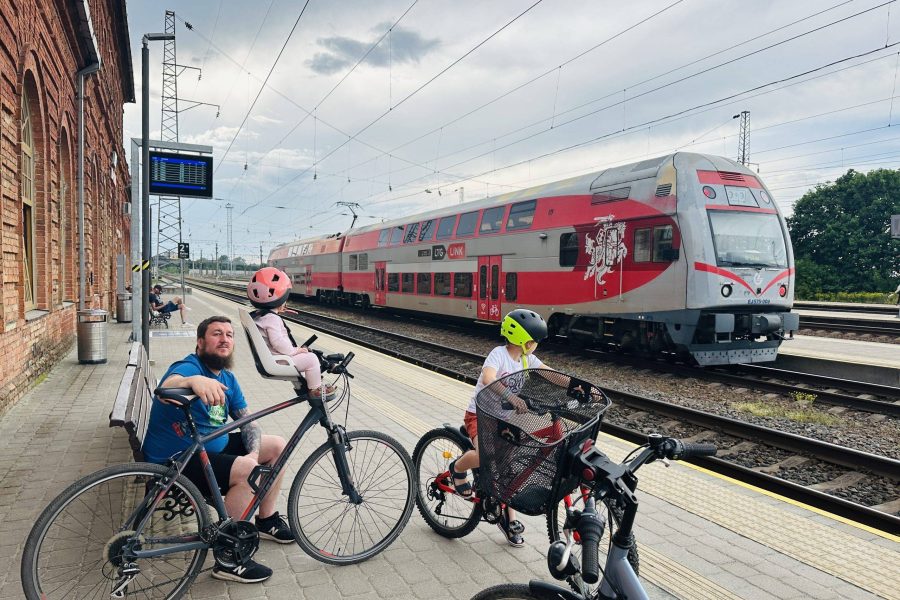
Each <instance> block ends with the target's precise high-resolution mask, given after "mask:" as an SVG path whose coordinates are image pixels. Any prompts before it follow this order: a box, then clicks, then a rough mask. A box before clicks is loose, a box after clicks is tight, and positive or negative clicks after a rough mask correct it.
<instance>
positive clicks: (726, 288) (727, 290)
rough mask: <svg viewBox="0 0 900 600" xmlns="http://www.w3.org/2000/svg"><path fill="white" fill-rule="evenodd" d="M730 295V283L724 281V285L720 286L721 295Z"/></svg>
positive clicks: (725, 296) (724, 296)
mask: <svg viewBox="0 0 900 600" xmlns="http://www.w3.org/2000/svg"><path fill="white" fill-rule="evenodd" d="M730 295H731V284H730V283H726V284H725V285H723V286H722V297H723V298H727V297H728V296H730Z"/></svg>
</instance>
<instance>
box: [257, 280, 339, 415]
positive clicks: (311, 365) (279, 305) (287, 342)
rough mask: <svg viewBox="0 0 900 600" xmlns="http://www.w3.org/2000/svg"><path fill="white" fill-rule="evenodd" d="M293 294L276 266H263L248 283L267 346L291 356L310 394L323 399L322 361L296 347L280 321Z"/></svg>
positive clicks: (331, 390) (328, 390) (330, 391)
mask: <svg viewBox="0 0 900 600" xmlns="http://www.w3.org/2000/svg"><path fill="white" fill-rule="evenodd" d="M290 295H291V279H290V278H289V277H288V276H287V274H286V273H285V272H284V271H281V270H279V269H276V268H275V267H263V268H262V269H260V270H259V271H257V272H256V273H254V274H253V277H251V278H250V283H248V284H247V297H248V298H249V299H250V303H251V304H253V306H255V307H256V308H257V310H255V311H253V312H252V313H250V316H251V317H253V321H254V322H255V323H256V326H257V327H258V328H259V331H260V333H261V334H262V337H263V339H264V340H265V341H266V345H267V346H268V347H269V350H271V351H272V353H273V354H282V355H285V356H290V357H291V360H292V361H293V362H294V367H296V369H297V371H298V372H299V373H302V374H303V377H304V378H305V379H306V385H307V387H309V395H310V397H312V398H321V397H322V394H323V388H322V371H321V368H320V366H319V358H318V357H317V356H316V355H315V354H314V353H312V352H310V351H309V350H307V349H306V348H304V347H302V346H301V347H297V343H296V342H295V341H294V338H293V336H291V332H290V330H288V328H287V326H286V325H285V323H284V319H282V318H281V313H283V312H284V311H285V303H286V302H287V299H288V297H289V296H290ZM334 393H335V390H334V388H333V387H332V386H325V389H324V394H325V397H326V399H331V398H332V397H333V396H334Z"/></svg>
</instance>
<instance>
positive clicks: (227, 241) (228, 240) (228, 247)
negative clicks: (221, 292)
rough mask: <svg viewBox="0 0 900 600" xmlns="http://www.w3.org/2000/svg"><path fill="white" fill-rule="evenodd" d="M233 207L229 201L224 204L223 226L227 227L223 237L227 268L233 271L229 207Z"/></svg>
mask: <svg viewBox="0 0 900 600" xmlns="http://www.w3.org/2000/svg"><path fill="white" fill-rule="evenodd" d="M233 208H234V205H233V204H232V203H231V202H229V203H228V204H226V205H225V223H226V225H225V227H226V229H227V234H226V238H225V248H226V250H227V251H228V270H229V271H234V246H232V243H231V209H233Z"/></svg>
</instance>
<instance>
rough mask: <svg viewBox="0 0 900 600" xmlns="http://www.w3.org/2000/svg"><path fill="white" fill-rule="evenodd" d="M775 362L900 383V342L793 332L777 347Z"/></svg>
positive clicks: (882, 382)
mask: <svg viewBox="0 0 900 600" xmlns="http://www.w3.org/2000/svg"><path fill="white" fill-rule="evenodd" d="M774 366H776V367H779V368H783V369H789V370H793V371H801V372H804V373H814V374H816V375H828V376H830V377H838V378H841V379H854V380H858V381H868V382H870V383H877V384H879V385H890V386H894V387H900V345H898V344H884V343H879V342H866V341H862V340H847V339H839V338H828V337H818V336H811V335H795V336H794V337H793V339H789V340H785V341H784V342H783V343H782V344H781V346H779V348H778V358H777V359H776V360H775V363H774Z"/></svg>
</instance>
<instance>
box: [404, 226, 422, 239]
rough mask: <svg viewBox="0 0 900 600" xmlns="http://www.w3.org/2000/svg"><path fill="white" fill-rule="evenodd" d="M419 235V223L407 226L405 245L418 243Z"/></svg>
mask: <svg viewBox="0 0 900 600" xmlns="http://www.w3.org/2000/svg"><path fill="white" fill-rule="evenodd" d="M418 234H419V224H418V223H410V224H409V225H407V226H406V235H405V236H404V237H403V243H404V244H412V243H413V242H415V241H416V236H417V235H418Z"/></svg>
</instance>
